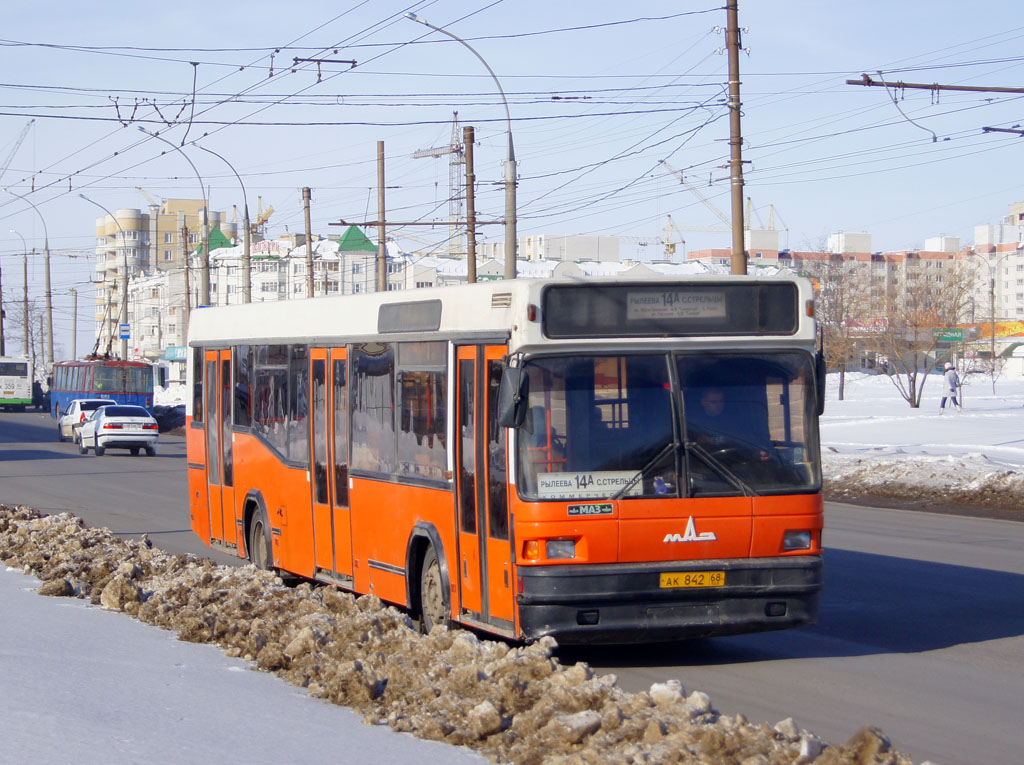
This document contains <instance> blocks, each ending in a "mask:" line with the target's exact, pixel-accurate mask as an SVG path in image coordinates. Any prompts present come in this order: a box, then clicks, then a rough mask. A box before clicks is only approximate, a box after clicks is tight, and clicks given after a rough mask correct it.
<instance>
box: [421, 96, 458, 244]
mask: <svg viewBox="0 0 1024 765" xmlns="http://www.w3.org/2000/svg"><path fill="white" fill-rule="evenodd" d="M444 156H450V157H451V160H450V161H449V162H448V254H449V255H450V256H452V257H457V256H458V255H460V254H462V253H463V252H465V251H466V250H465V248H464V247H463V246H462V230H461V229H460V226H459V223H460V221H461V220H462V199H463V193H462V176H463V171H462V167H463V165H465V164H466V147H465V146H463V145H462V135H461V133H460V131H459V113H458V112H452V137H451V140H450V141H449V142H448V145H447V146H434V147H432V148H430V149H418V150H416V151H415V152H413V155H412V158H413V159H423V158H424V157H433V158H437V157H444Z"/></svg>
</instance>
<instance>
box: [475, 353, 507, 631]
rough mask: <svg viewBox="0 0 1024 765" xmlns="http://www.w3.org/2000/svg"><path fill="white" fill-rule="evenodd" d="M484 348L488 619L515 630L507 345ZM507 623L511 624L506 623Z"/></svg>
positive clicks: (495, 623)
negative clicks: (505, 401)
mask: <svg viewBox="0 0 1024 765" xmlns="http://www.w3.org/2000/svg"><path fill="white" fill-rule="evenodd" d="M483 351H484V365H485V366H484V374H483V380H482V383H483V388H482V391H481V392H482V393H483V394H485V395H486V398H485V399H484V406H485V413H484V423H483V424H484V430H483V431H482V434H481V436H482V438H483V439H485V440H484V444H485V448H484V450H483V451H484V470H485V477H486V484H487V486H486V490H485V492H484V496H485V497H486V500H487V542H486V547H487V578H486V581H487V592H488V604H489V619H488V622H489V623H490V624H493V625H495V626H498V627H506V628H508V629H512V627H513V619H514V618H515V616H514V607H515V606H514V603H515V588H514V587H513V585H512V583H513V581H514V577H513V572H512V541H511V529H510V523H511V521H510V518H509V514H508V462H507V458H506V453H505V428H503V427H501V426H500V425H499V424H498V420H497V408H498V386H499V385H500V384H501V373H502V370H503V369H504V368H505V355H506V354H507V353H508V348H506V347H505V346H503V345H502V346H488V347H486V348H484V349H483ZM505 622H507V624H505Z"/></svg>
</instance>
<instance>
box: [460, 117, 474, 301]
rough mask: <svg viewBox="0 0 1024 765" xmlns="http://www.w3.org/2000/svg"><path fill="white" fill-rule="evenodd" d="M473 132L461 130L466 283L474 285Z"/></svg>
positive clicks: (465, 129)
mask: <svg viewBox="0 0 1024 765" xmlns="http://www.w3.org/2000/svg"><path fill="white" fill-rule="evenodd" d="M474 132H475V131H474V130H473V128H472V127H471V126H468V125H467V126H466V127H464V128H463V129H462V145H463V146H464V147H465V155H466V281H468V282H469V283H470V284H475V283H476V171H475V170H474V169H473V140H474Z"/></svg>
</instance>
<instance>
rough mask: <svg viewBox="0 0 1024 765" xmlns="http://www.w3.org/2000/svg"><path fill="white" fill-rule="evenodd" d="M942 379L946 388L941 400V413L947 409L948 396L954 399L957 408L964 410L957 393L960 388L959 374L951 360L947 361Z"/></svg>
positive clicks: (959, 410)
mask: <svg viewBox="0 0 1024 765" xmlns="http://www.w3.org/2000/svg"><path fill="white" fill-rule="evenodd" d="M942 379H943V380H944V382H945V384H946V390H945V391H944V392H943V394H942V401H940V402H939V414H942V413H943V412H945V411H946V399H947V398H948V399H952V400H953V406H955V407H956V408H957V411H958V412H962V411H963V410H964V408H963V406H962V405H961V404H960V401H959V399H957V393H958V392H959V391H958V389H959V388H960V378H959V377H958V376H957V374H956V370H955V369H954V368H953V363H952V362H951V361H947V362H946V371H945V373H943V375H942Z"/></svg>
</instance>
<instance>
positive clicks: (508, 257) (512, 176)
mask: <svg viewBox="0 0 1024 765" xmlns="http://www.w3.org/2000/svg"><path fill="white" fill-rule="evenodd" d="M405 17H406V18H407V19H411V20H412V21H417V22H419V23H420V24H422V25H423V26H425V27H430V28H431V29H433V30H434V31H435V32H440V33H441V34H443V35H447V36H448V37H450V38H452V39H453V40H455V42H458V43H462V44H463V45H465V46H466V47H467V48H469V51H470V52H471V53H472V54H473V55H474V56H476V57H477V58H478V59H479V60H480V63H481V64H483V65H484V68H485V69H486V70H487V73H488V74H490V75H491V79H493V80H494V84H495V85H497V86H498V93H500V94H501V101H502V103H503V104H504V105H505V124H506V126H507V129H508V155H507V157H506V159H505V278H506V279H515V278H516V244H517V243H516V153H515V149H514V148H513V147H512V117H511V115H510V114H509V111H508V99H507V98H505V91H504V90H503V89H502V87H501V83H500V82H498V78H497V76H496V75H495V74H494V70H492V69H491V67H490V66H488V65H487V62H486V61H484V57H483V56H481V55H480V54H479V53H477V52H476V49H475V48H473V46H472V45H470V44H469V43H468V42H466V41H465V40H463V39H462V38H461V37H457V36H456V35H453V34H452V33H451V32H449V31H448V30H447V29H442V28H441V27H436V26H434V25H433V24H431V23H429V22H428V21H427V20H426V19H424V18H422V17H421V16H417V15H416V14H415V13H407V14H405Z"/></svg>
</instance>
